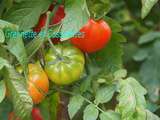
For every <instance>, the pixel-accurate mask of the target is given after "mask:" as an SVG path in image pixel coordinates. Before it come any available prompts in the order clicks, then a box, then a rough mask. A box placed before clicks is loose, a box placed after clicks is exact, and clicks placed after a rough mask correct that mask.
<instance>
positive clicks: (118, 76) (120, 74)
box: [114, 69, 127, 80]
mask: <svg viewBox="0 0 160 120" xmlns="http://www.w3.org/2000/svg"><path fill="white" fill-rule="evenodd" d="M126 76H127V70H125V69H120V70H118V71H116V72H115V73H114V77H115V80H119V79H122V78H125V77H126Z"/></svg>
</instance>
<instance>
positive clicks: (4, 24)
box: [0, 19, 18, 29]
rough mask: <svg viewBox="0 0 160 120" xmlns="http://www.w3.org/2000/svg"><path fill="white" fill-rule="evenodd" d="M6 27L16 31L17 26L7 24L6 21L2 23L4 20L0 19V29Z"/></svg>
mask: <svg viewBox="0 0 160 120" xmlns="http://www.w3.org/2000/svg"><path fill="white" fill-rule="evenodd" d="M6 27H9V28H13V29H18V26H17V25H15V24H11V23H9V22H7V21H4V20H1V19H0V29H4V28H6Z"/></svg>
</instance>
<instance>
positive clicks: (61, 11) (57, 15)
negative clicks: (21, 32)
mask: <svg viewBox="0 0 160 120" xmlns="http://www.w3.org/2000/svg"><path fill="white" fill-rule="evenodd" d="M53 8H54V6H53V5H51V6H50V8H49V11H52V10H53ZM64 17H65V13H64V6H63V5H60V6H59V7H58V9H57V11H56V12H55V15H54V16H53V18H52V20H51V23H50V25H54V24H57V23H59V22H60V21H61V20H62V19H63V18H64ZM46 20H47V15H46V13H44V14H42V15H41V16H40V18H39V22H38V24H37V25H36V26H35V27H34V28H33V31H35V32H40V31H41V29H42V28H43V27H44V26H45V23H46Z"/></svg>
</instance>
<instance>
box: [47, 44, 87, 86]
mask: <svg viewBox="0 0 160 120" xmlns="http://www.w3.org/2000/svg"><path fill="white" fill-rule="evenodd" d="M55 50H56V51H57V52H58V54H59V55H58V56H57V55H56V52H55V51H54V50H53V48H50V49H49V50H48V51H47V53H46V55H45V62H46V65H45V71H46V73H47V75H48V77H49V79H50V80H52V81H53V82H54V83H55V84H58V85H69V84H71V83H73V82H75V81H77V80H79V79H80V76H81V74H82V72H83V70H84V64H85V59H84V54H83V53H82V52H81V51H80V50H79V49H78V48H76V47H74V46H64V45H60V44H59V45H56V46H55Z"/></svg>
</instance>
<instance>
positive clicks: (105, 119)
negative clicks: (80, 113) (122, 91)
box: [100, 111, 121, 120]
mask: <svg viewBox="0 0 160 120" xmlns="http://www.w3.org/2000/svg"><path fill="white" fill-rule="evenodd" d="M100 120H121V117H120V114H118V113H116V112H114V111H107V112H104V113H101V114H100Z"/></svg>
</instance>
